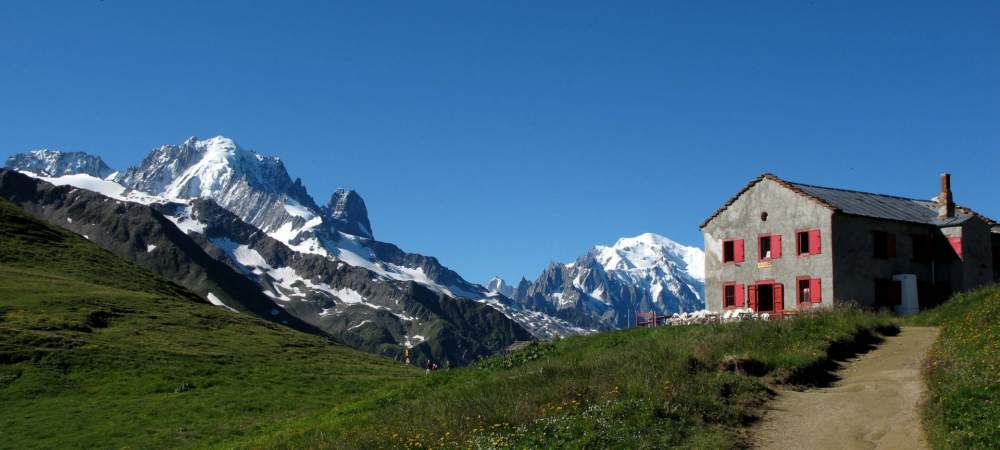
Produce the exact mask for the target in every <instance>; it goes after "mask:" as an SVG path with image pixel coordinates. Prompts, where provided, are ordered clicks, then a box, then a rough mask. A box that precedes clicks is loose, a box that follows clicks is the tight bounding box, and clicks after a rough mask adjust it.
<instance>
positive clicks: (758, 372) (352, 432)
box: [238, 308, 892, 448]
mask: <svg viewBox="0 0 1000 450" xmlns="http://www.w3.org/2000/svg"><path fill="white" fill-rule="evenodd" d="M891 320H892V319H891V318H890V317H888V316H884V315H876V314H871V313H867V312H863V311H860V310H856V309H851V308H845V309H839V310H835V311H830V312H825V313H820V314H817V315H815V316H812V317H803V318H800V319H798V320H794V321H783V322H767V323H765V322H745V323H734V324H717V325H705V326H687V327H660V328H644V329H630V330H623V331H616V332H609V333H602V334H599V335H595V336H586V337H573V338H568V339H563V340H560V341H558V342H556V343H554V344H538V345H536V346H534V347H529V348H528V349H525V350H522V351H521V352H522V353H520V354H521V355H530V356H529V357H520V356H517V355H508V356H499V357H494V358H493V359H490V360H487V361H483V362H482V363H480V364H478V365H476V366H473V367H468V368H464V369H455V370H450V371H444V372H439V373H436V374H433V375H431V376H426V377H424V378H423V379H422V380H420V381H419V382H416V383H414V384H412V385H410V386H408V387H406V388H405V389H401V390H398V391H395V392H393V393H392V394H391V395H386V396H382V397H378V398H371V399H369V400H366V401H365V402H362V403H359V404H356V405H353V406H352V407H350V408H345V409H339V410H336V411H333V412H331V413H328V414H323V415H320V416H317V417H315V418H312V419H305V420H300V421H295V422H289V423H282V424H277V425H276V426H275V427H273V428H272V429H270V430H266V431H265V433H264V434H262V435H261V436H258V437H255V438H253V439H249V440H244V441H240V442H238V444H239V445H242V446H248V447H278V448H302V447H332V448H469V447H472V448H514V447H516V448H525V447H530V448H663V447H695V448H732V447H739V446H742V445H745V444H746V440H745V438H744V433H745V430H746V425H748V424H750V423H751V422H752V421H753V420H754V419H755V418H756V417H757V415H758V414H759V412H760V409H761V407H762V406H763V404H764V403H765V402H766V401H767V399H768V398H769V390H768V388H767V383H768V382H779V383H780V382H787V381H788V380H792V379H801V377H796V375H801V374H803V373H807V372H808V371H810V370H811V369H812V368H814V367H816V365H817V363H819V362H821V361H824V360H826V358H827V357H828V351H829V350H830V348H831V346H833V345H834V344H835V343H838V342H839V343H841V344H843V343H847V342H855V341H857V340H858V338H859V337H860V336H862V335H865V334H867V333H868V332H874V331H875V330H876V329H879V328H881V327H885V326H888V325H890V323H891Z"/></svg>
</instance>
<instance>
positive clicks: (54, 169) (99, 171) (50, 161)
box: [4, 149, 115, 178]
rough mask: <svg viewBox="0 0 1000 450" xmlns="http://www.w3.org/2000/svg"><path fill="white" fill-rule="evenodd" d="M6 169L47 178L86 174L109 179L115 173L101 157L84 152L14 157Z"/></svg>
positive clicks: (38, 152)
mask: <svg viewBox="0 0 1000 450" xmlns="http://www.w3.org/2000/svg"><path fill="white" fill-rule="evenodd" d="M4 167H6V168H8V169H16V170H22V171H27V172H33V173H36V174H39V175H43V176H47V177H61V176H63V175H74V174H86V175H90V176H93V177H97V178H107V177H109V176H111V175H112V174H114V172H115V171H114V169H112V168H111V167H108V165H107V164H105V163H104V160H102V159H101V157H100V156H95V155H91V154H88V153H84V152H63V151H59V150H48V149H41V150H33V151H30V152H26V153H18V154H15V155H12V156H11V157H9V158H7V161H6V162H5V163H4Z"/></svg>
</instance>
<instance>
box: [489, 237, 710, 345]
mask: <svg viewBox="0 0 1000 450" xmlns="http://www.w3.org/2000/svg"><path fill="white" fill-rule="evenodd" d="M704 261H705V255H704V253H703V252H702V250H701V249H699V248H697V247H687V246H684V245H681V244H678V243H676V242H674V241H671V240H670V239H667V238H665V237H663V236H660V235H657V234H653V233H645V234H641V235H639V236H635V237H631V238H622V239H619V240H618V242H615V244H614V245H612V246H610V247H607V246H603V245H598V246H595V247H594V248H592V249H591V250H590V251H589V252H587V254H585V255H583V256H581V257H579V258H577V259H576V261H574V262H572V263H569V264H560V263H551V264H550V265H549V266H548V268H546V269H545V271H543V272H542V274H541V275H539V276H538V278H537V279H535V281H534V282H529V281H528V280H525V279H522V280H521V281H520V282H519V283H518V285H517V286H516V287H515V286H511V285H509V284H508V283H507V282H506V281H504V280H503V279H501V278H499V277H493V278H492V279H490V280H489V281H487V282H486V283H485V284H484V285H483V286H484V287H485V288H486V289H487V290H489V291H491V292H493V293H496V294H502V295H504V296H507V297H510V298H512V299H514V301H515V302H516V303H517V304H519V305H521V306H522V307H524V308H527V309H531V310H534V311H541V312H544V313H546V314H548V315H551V316H554V317H557V318H560V319H563V320H566V321H569V322H571V323H574V324H577V325H579V326H583V327H588V328H598V329H606V328H624V327H628V326H631V325H632V324H633V323H634V320H635V314H636V313H637V312H643V311H646V312H650V311H651V312H656V313H659V314H671V313H675V312H684V311H694V310H699V309H702V308H704V307H705V298H704V297H705V267H704Z"/></svg>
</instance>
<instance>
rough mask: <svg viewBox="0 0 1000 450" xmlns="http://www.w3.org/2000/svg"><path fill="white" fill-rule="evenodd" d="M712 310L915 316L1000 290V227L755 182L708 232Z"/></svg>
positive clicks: (767, 180) (954, 213)
mask: <svg viewBox="0 0 1000 450" xmlns="http://www.w3.org/2000/svg"><path fill="white" fill-rule="evenodd" d="M701 230H702V232H703V233H704V237H705V295H706V307H707V308H708V309H709V310H712V311H722V310H725V309H727V308H737V307H749V308H752V309H753V310H755V311H757V312H774V313H779V314H780V313H784V312H787V311H795V310H800V309H803V308H810V307H815V306H818V305H824V306H830V305H833V304H834V303H835V302H842V301H854V302H856V303H858V304H860V305H863V306H867V307H872V308H880V307H887V308H890V309H894V310H896V311H897V312H900V313H910V312H915V311H916V310H917V309H918V308H927V307H930V306H933V305H935V304H937V303H939V302H941V301H943V300H944V299H947V297H948V296H950V295H951V293H952V292H957V291H965V290H969V289H972V288H976V287H979V286H982V285H985V284H989V283H991V282H995V281H997V280H1000V224H998V223H997V222H996V221H994V220H992V219H990V218H987V217H985V216H982V215H980V214H977V213H976V212H974V211H972V210H970V209H968V208H964V207H961V206H956V205H955V203H954V201H953V199H952V193H951V177H950V176H949V175H948V174H943V175H941V192H940V193H939V194H938V196H937V197H936V198H935V199H933V200H915V199H909V198H902V197H896V196H891V195H880V194H870V193H866V192H857V191H850V190H845V189H835V188H827V187H819V186H811V185H807V184H801V183H792V182H789V181H785V180H782V179H781V178H778V177H777V176H774V175H771V174H764V175H761V176H760V177H757V178H756V179H754V180H753V181H751V182H750V183H749V184H748V185H747V186H746V187H744V188H743V190H741V191H740V192H738V193H737V194H736V195H735V196H733V198H731V199H730V200H729V201H728V202H726V204H724V205H723V206H722V207H721V208H719V210H718V211H716V212H715V213H714V214H712V216H711V217H709V218H708V220H706V221H705V222H704V223H703V224H702V225H701Z"/></svg>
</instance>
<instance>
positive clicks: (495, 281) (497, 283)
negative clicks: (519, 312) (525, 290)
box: [483, 276, 514, 297]
mask: <svg viewBox="0 0 1000 450" xmlns="http://www.w3.org/2000/svg"><path fill="white" fill-rule="evenodd" d="M483 287H485V288H486V289H487V290H489V291H490V292H499V293H501V294H503V295H506V296H507V297H512V296H513V295H514V288H513V287H511V286H510V285H509V284H507V282H506V281H504V280H503V278H500V277H499V276H493V278H490V279H489V281H487V282H486V284H484V285H483Z"/></svg>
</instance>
